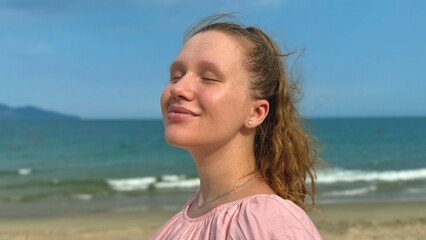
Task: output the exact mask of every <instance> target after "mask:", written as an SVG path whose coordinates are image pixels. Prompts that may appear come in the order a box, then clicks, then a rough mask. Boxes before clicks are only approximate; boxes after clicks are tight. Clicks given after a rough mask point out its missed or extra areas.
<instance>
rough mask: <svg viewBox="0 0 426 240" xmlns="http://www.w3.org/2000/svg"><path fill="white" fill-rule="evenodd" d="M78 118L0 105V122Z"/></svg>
mask: <svg viewBox="0 0 426 240" xmlns="http://www.w3.org/2000/svg"><path fill="white" fill-rule="evenodd" d="M78 119H79V117H77V116H72V115H67V114H62V113H56V112H53V111H48V110H43V109H40V108H37V107H33V106H26V107H17V108H13V107H9V106H6V105H4V104H1V103H0V120H78Z"/></svg>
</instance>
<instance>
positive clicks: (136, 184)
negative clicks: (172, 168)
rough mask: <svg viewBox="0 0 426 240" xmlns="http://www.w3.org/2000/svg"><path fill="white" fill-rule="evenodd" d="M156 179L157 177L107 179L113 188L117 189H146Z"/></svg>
mask: <svg viewBox="0 0 426 240" xmlns="http://www.w3.org/2000/svg"><path fill="white" fill-rule="evenodd" d="M156 181H157V179H156V178H155V177H143V178H130V179H117V180H112V179H110V180H107V182H108V184H109V185H110V186H111V187H112V189H114V190H116V191H135V190H146V189H148V188H149V186H150V185H152V184H153V183H155V182H156Z"/></svg>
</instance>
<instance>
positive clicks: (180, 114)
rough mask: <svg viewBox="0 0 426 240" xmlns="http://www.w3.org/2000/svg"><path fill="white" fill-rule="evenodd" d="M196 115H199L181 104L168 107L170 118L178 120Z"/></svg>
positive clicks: (168, 116)
mask: <svg viewBox="0 0 426 240" xmlns="http://www.w3.org/2000/svg"><path fill="white" fill-rule="evenodd" d="M194 116H198V114H196V113H195V112H193V111H191V110H189V109H187V108H184V107H182V106H179V105H170V106H169V108H168V109H167V118H168V119H170V120H176V121H177V120H183V119H186V118H189V117H194Z"/></svg>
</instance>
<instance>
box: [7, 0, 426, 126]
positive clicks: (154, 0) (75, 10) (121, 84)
mask: <svg viewBox="0 0 426 240" xmlns="http://www.w3.org/2000/svg"><path fill="white" fill-rule="evenodd" d="M220 12H238V13H239V15H238V16H240V18H241V20H242V22H244V23H245V24H246V25H254V26H258V27H260V28H261V29H263V30H264V31H265V32H267V33H268V34H270V35H271V36H272V37H273V38H275V39H276V40H277V42H278V43H279V44H280V45H281V46H282V48H283V50H284V51H287V52H290V51H294V50H298V49H302V48H304V49H305V52H304V53H303V54H302V55H301V56H300V58H299V60H298V61H297V62H296V64H295V67H294V72H295V74H296V73H300V75H301V76H302V78H303V85H302V86H303V88H302V91H303V98H302V100H301V102H300V104H299V106H300V112H301V113H302V114H303V115H305V116H308V117H335V116H339V117H352V116H356V117H363V116H419V115H420V116H426V93H425V92H426V27H425V23H426V1H421V0H419V1H414V0H413V1H411V0H410V1H404V0H399V1H396V0H382V1H375V0H353V1H349V0H323V1H316V0H284V1H280V0H264V1H262V0H245V1H242V0H241V1H237V0H236V1H225V0H219V1H196V0H121V1H119V0H62V1H61V0H37V1H35V0H10V1H5V0H0V103H4V104H7V105H10V106H13V107H18V106H25V105H34V106H38V107H41V108H44V109H49V110H54V111H59V112H64V113H69V114H74V115H78V116H80V117H83V118H160V107H159V96H160V93H161V91H162V89H163V87H164V86H165V85H166V84H167V82H168V68H169V64H170V63H171V62H172V60H173V59H174V58H175V56H176V55H177V53H178V52H179V50H180V47H181V46H182V36H183V33H184V31H185V30H186V29H187V28H188V26H189V25H191V24H192V23H194V22H195V21H196V20H198V19H200V18H202V17H205V16H207V15H211V14H214V13H220ZM295 59H296V56H294V57H293V58H289V59H288V62H289V64H290V65H291V64H293V63H294V60H295Z"/></svg>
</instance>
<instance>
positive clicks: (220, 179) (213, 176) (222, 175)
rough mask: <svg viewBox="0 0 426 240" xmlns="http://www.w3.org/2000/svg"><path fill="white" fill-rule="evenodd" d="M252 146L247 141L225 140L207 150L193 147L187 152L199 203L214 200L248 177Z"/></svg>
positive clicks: (252, 167) (248, 178) (252, 158)
mask: <svg viewBox="0 0 426 240" xmlns="http://www.w3.org/2000/svg"><path fill="white" fill-rule="evenodd" d="M252 146H253V144H252V143H251V144H250V143H249V142H243V143H240V144H232V143H229V144H227V145H226V146H221V147H218V148H213V149H214V150H212V148H209V150H208V151H203V150H200V148H197V151H192V152H191V155H192V157H193V158H194V160H195V163H196V165H197V169H198V175H199V177H200V192H199V199H198V205H199V206H203V205H204V204H205V203H208V202H210V201H212V200H213V201H214V200H215V199H217V198H218V197H221V196H223V195H224V194H227V193H228V192H230V191H233V190H234V189H235V188H236V187H238V186H239V185H241V184H244V183H245V182H246V181H247V180H251V176H252V175H251V173H253V172H255V158H254V152H253V148H252ZM235 191H236V190H235ZM229 195H230V194H229Z"/></svg>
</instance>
